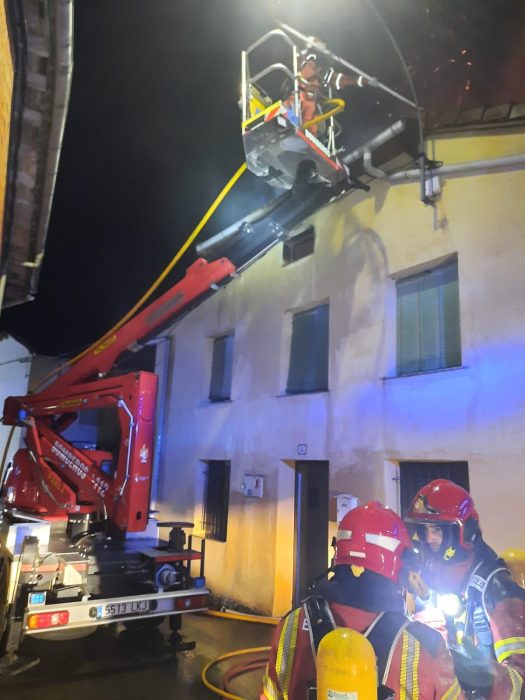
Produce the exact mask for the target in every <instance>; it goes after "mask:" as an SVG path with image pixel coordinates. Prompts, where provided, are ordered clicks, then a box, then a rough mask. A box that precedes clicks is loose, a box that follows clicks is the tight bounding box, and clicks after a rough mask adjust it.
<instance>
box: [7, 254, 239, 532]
mask: <svg viewBox="0 0 525 700" xmlns="http://www.w3.org/2000/svg"><path fill="white" fill-rule="evenodd" d="M234 272H235V268H234V266H233V264H232V263H231V262H230V261H229V260H227V259H226V258H221V259H220V260H217V261H214V262H212V263H207V262H206V261H205V260H203V259H199V260H197V261H196V262H195V263H193V265H192V266H191V267H190V268H189V269H188V270H187V272H186V275H185V277H184V278H183V279H182V280H181V281H180V282H179V283H178V284H176V285H174V286H173V287H172V288H171V289H170V290H168V291H167V292H166V293H165V294H163V295H162V296H161V297H159V299H157V300H156V301H154V302H153V303H152V304H150V305H149V306H148V307H146V308H145V309H144V310H143V311H141V312H140V313H139V314H137V315H136V316H135V317H134V318H132V319H131V320H130V321H129V322H128V323H127V324H125V325H124V326H123V327H122V328H121V329H120V330H119V331H117V332H116V333H114V334H113V335H112V336H110V337H109V338H108V339H107V340H105V341H103V342H102V343H100V344H99V345H98V346H97V347H95V348H94V349H93V350H91V351H90V352H89V353H88V354H87V355H85V356H84V357H83V358H81V359H80V360H79V361H78V362H76V363H74V364H73V365H71V367H70V368H69V369H68V370H67V371H66V372H64V374H62V375H60V376H59V377H58V378H57V379H55V380H54V381H53V382H51V384H49V385H48V386H47V387H45V389H43V390H42V391H40V392H38V393H36V394H30V395H28V396H17V397H12V396H11V397H8V398H7V399H6V400H5V404H4V423H5V424H7V425H24V426H25V427H26V444H27V449H22V450H19V451H18V452H17V453H16V455H15V458H14V460H13V465H12V467H11V469H10V470H9V472H8V474H7V476H6V478H5V481H4V485H3V496H4V497H7V499H8V501H9V502H10V503H11V505H12V506H13V507H15V508H19V509H20V510H24V511H27V510H29V511H32V512H34V513H37V514H39V515H42V516H43V517H48V518H50V519H52V518H56V517H59V518H64V519H65V518H67V516H68V514H70V513H99V514H100V516H101V517H103V518H107V519H108V520H109V521H110V522H111V523H112V524H113V525H114V526H115V527H116V528H118V529H119V530H122V531H129V532H141V531H143V530H144V529H145V528H146V526H147V522H148V512H149V496H150V486H151V471H152V457H153V455H152V451H153V438H154V421H155V401H156V393H157V377H156V375H154V374H151V373H150V372H132V373H130V374H127V375H122V376H116V377H106V376H105V375H106V374H107V373H108V372H109V370H110V369H111V368H112V367H113V365H114V363H115V361H116V360H117V358H118V357H119V356H120V355H121V354H122V353H123V352H124V351H125V350H127V349H132V348H133V346H134V345H135V344H136V343H137V341H139V340H141V339H143V338H146V337H147V336H149V335H150V334H152V333H153V332H154V331H155V330H156V329H158V328H159V327H160V326H162V325H163V324H164V323H166V322H167V321H169V320H170V318H172V317H173V316H174V315H176V314H177V313H179V312H180V311H181V310H182V309H184V308H185V307H187V306H188V304H190V303H191V302H192V301H193V300H195V299H197V298H198V297H199V296H201V295H202V294H203V293H205V292H206V291H207V290H208V289H209V288H210V287H211V286H213V285H214V284H216V283H218V282H220V281H221V280H223V279H224V278H225V277H227V276H228V275H231V274H233V273H234ZM100 377H102V378H100ZM110 407H113V408H114V409H115V410H116V411H117V415H118V421H119V425H120V432H121V440H120V445H119V447H118V454H117V455H114V454H112V453H111V452H105V451H102V450H86V449H80V448H78V447H75V446H74V445H72V444H71V443H70V442H68V441H67V440H66V439H65V438H64V437H63V436H62V434H61V433H62V432H63V431H64V430H65V429H66V428H67V427H68V425H70V424H71V423H72V422H73V421H74V420H75V419H76V417H77V413H78V411H82V410H86V409H101V408H110Z"/></svg>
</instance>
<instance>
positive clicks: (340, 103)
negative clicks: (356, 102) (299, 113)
mask: <svg viewBox="0 0 525 700" xmlns="http://www.w3.org/2000/svg"><path fill="white" fill-rule="evenodd" d="M328 104H332V105H335V106H334V107H333V108H332V109H330V110H329V111H328V112H323V114H319V115H318V116H317V117H314V118H313V119H310V121H308V122H305V123H304V124H303V129H309V128H310V127H311V126H313V125H314V124H319V122H324V121H326V119H330V117H333V116H334V114H339V112H342V111H343V109H344V108H345V107H346V103H345V101H344V100H341V99H340V98H339V97H334V98H333V99H330V100H325V101H324V102H323V105H328Z"/></svg>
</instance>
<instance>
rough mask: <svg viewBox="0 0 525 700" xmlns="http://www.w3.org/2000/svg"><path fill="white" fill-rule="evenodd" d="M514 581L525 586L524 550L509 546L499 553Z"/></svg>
mask: <svg viewBox="0 0 525 700" xmlns="http://www.w3.org/2000/svg"><path fill="white" fill-rule="evenodd" d="M501 558H502V559H504V560H505V564H506V565H507V567H508V569H509V571H510V574H511V576H512V578H513V579H514V581H516V583H518V584H519V585H520V586H521V587H522V588H525V550H523V549H517V548H511V549H506V550H505V551H504V552H502V553H501Z"/></svg>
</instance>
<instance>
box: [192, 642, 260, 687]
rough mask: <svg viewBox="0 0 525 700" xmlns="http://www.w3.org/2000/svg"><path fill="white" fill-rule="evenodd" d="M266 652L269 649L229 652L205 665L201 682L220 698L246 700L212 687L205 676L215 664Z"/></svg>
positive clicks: (257, 648)
mask: <svg viewBox="0 0 525 700" xmlns="http://www.w3.org/2000/svg"><path fill="white" fill-rule="evenodd" d="M268 651H270V647H253V648H252V649H239V650H238V651H229V652H228V653H227V654H222V656H218V657H217V658H216V659H214V660H213V661H210V662H209V663H207V664H206V666H205V667H204V668H203V669H202V673H201V680H202V682H203V684H204V685H205V686H206V688H208V690H211V692H212V693H215V695H219V696H220V697H221V698H229V699H230V700H246V698H241V697H239V695H232V693H228V692H227V691H226V690H222V689H221V688H218V687H217V686H216V685H212V684H211V683H210V682H209V680H208V679H207V678H206V674H207V672H208V671H209V670H210V668H211V667H212V666H215V664H218V663H220V662H221V661H224V660H225V659H231V658H233V657H235V656H243V655H244V654H258V653H260V652H268Z"/></svg>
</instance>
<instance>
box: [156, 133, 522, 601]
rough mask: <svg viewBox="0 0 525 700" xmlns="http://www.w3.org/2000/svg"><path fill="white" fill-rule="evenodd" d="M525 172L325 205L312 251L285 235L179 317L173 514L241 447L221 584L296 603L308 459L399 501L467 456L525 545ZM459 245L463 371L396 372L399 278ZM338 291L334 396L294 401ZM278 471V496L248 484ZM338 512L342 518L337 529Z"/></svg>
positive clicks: (499, 519) (244, 595) (165, 479)
mask: <svg viewBox="0 0 525 700" xmlns="http://www.w3.org/2000/svg"><path fill="white" fill-rule="evenodd" d="M434 147H435V157H436V158H438V159H440V160H443V161H444V162H445V163H453V162H464V161H470V160H477V159H482V158H488V157H495V156H499V155H509V154H515V153H525V134H524V133H519V132H516V131H513V132H511V131H508V132H505V133H496V132H493V133H492V134H490V135H487V134H480V133H478V134H472V135H463V136H461V137H456V138H448V139H447V138H443V139H440V140H438V141H436V143H435V144H434ZM523 192H525V170H523V169H514V170H507V171H505V170H500V171H498V172H490V173H477V174H469V175H463V176H455V177H449V178H447V179H444V180H443V195H442V198H441V200H440V201H439V202H438V204H437V205H436V206H435V207H425V206H423V205H422V204H421V203H420V202H419V197H418V194H419V185H418V183H406V184H400V185H395V186H389V185H388V184H386V183H385V182H376V183H374V185H373V186H372V190H371V192H369V193H363V192H359V193H354V194H352V195H350V196H348V197H346V198H344V199H342V200H339V201H338V202H335V203H333V204H332V205H330V206H329V207H327V208H325V209H324V210H322V211H320V212H318V213H317V214H316V215H315V216H314V217H313V218H312V223H313V224H314V225H315V230H316V242H315V252H314V254H313V255H312V256H309V257H307V258H304V259H303V260H300V261H297V262H296V263H293V264H291V265H289V266H283V265H282V250H281V245H278V246H276V247H274V248H273V249H272V250H271V251H270V252H269V253H268V254H267V255H266V256H265V257H264V258H263V259H261V260H260V261H258V262H257V263H255V264H254V265H253V266H252V267H250V268H248V269H247V270H246V271H245V272H244V273H243V274H242V276H241V277H240V278H238V279H235V280H233V281H232V282H231V283H230V284H229V285H228V286H227V287H226V288H225V289H223V290H221V291H220V292H219V293H217V294H216V295H214V296H213V297H211V298H210V299H208V300H207V301H206V302H205V303H203V304H202V305H201V306H199V307H198V308H197V309H196V310H194V311H193V312H192V313H191V314H189V315H188V316H187V317H185V318H184V319H183V320H182V321H181V322H180V323H179V324H178V325H177V327H176V329H175V331H174V336H175V353H174V362H173V367H172V386H171V392H170V400H169V404H168V406H167V414H166V421H167V422H166V424H167V430H166V437H165V445H164V455H163V458H162V463H161V473H160V488H159V493H160V496H161V498H160V503H159V506H160V509H161V511H162V514H163V516H164V515H165V516H169V517H177V518H189V519H195V522H196V524H197V525H199V521H200V514H201V497H202V477H201V476H199V474H200V473H201V471H202V463H203V462H204V461H205V460H212V459H217V460H222V459H226V460H231V470H232V471H231V495H230V512H229V521H228V538H227V542H226V543H219V542H208V543H207V577H208V581H209V584H210V586H211V587H212V588H213V590H214V592H215V593H217V594H218V595H225V596H227V597H231V598H235V599H237V600H238V601H240V602H242V603H244V604H245V605H248V606H250V607H253V608H255V609H258V610H260V611H262V612H268V613H269V612H274V613H282V612H284V610H286V608H287V606H288V605H289V603H290V599H291V578H292V567H293V495H294V481H293V479H294V476H293V463H294V460H296V459H298V457H297V445H298V444H299V443H303V444H307V450H308V452H307V456H306V459H309V460H329V463H330V490H331V494H335V493H340V492H351V493H353V494H355V495H357V496H358V497H359V498H360V499H362V500H369V499H371V498H377V499H379V500H383V501H386V502H387V503H388V504H389V505H392V506H394V507H397V505H398V504H397V499H398V495H397V486H396V482H395V481H393V480H392V477H394V476H395V475H396V470H397V466H396V465H397V463H398V461H399V460H411V459H413V460H435V461H437V460H467V461H468V463H469V471H470V483H471V490H472V493H473V496H474V498H475V500H476V503H477V505H478V507H479V508H478V509H479V511H480V514H481V518H482V524H483V528H484V532H485V535H486V538H487V540H488V541H489V542H490V543H491V544H492V545H493V546H494V547H495V548H496V549H502V548H504V547H508V546H522V547H523V546H524V545H525V521H524V519H523V517H522V516H521V509H522V505H521V504H522V493H523V485H524V483H525V479H524V467H523V455H524V439H525V438H524V435H525V361H524V359H523V358H524V357H525V303H524V302H525V275H524V274H523V269H524V265H525V235H524V228H525V199H524V197H523ZM451 254H457V256H458V269H459V290H460V292H459V293H460V308H461V338H462V358H463V366H462V368H459V369H454V370H448V371H443V372H434V373H429V374H422V375H417V376H410V377H404V378H396V377H394V374H395V364H396V356H395V355H396V296H395V281H394V279H393V278H395V276H396V274H398V273H400V272H406V271H407V270H410V269H412V268H413V269H414V270H417V269H419V266H421V265H422V264H424V263H426V262H431V261H435V260H438V259H440V258H442V257H445V256H447V255H451ZM326 301H328V302H329V304H330V368H329V391H328V392H325V393H317V394H307V395H299V396H284V395H283V394H284V390H285V385H286V376H287V370H288V359H289V351H290V337H291V320H292V314H293V312H295V311H297V310H302V309H304V308H308V306H314V305H317V304H319V303H323V302H326ZM225 332H234V334H235V349H234V363H233V365H234V367H233V384H232V400H231V402H229V403H223V404H210V403H209V402H208V399H207V396H208V391H209V383H210V373H211V353H212V338H213V337H214V336H216V335H218V334H220V333H225ZM246 472H247V473H258V474H264V475H265V477H266V479H265V495H264V498H263V499H262V500H261V501H255V500H251V499H246V498H245V497H244V496H243V495H242V492H241V483H242V480H243V475H244V473H246ZM333 527H334V526H333V525H332V529H333Z"/></svg>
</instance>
